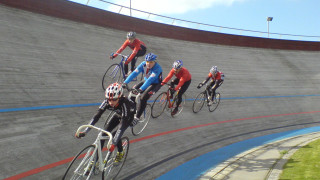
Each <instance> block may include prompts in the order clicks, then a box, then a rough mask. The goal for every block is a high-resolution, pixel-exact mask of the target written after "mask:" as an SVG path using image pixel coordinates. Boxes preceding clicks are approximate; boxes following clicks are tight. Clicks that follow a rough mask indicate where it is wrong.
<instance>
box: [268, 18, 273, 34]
mask: <svg viewBox="0 0 320 180" xmlns="http://www.w3.org/2000/svg"><path fill="white" fill-rule="evenodd" d="M272 19H273V17H267V21H268V38H269V22H270V21H272Z"/></svg>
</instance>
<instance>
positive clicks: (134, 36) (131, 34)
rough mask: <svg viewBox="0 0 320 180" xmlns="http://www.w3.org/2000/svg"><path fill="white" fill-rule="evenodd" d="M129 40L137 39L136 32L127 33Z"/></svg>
mask: <svg viewBox="0 0 320 180" xmlns="http://www.w3.org/2000/svg"><path fill="white" fill-rule="evenodd" d="M127 38H128V39H134V38H136V32H133V31H130V32H128V33H127Z"/></svg>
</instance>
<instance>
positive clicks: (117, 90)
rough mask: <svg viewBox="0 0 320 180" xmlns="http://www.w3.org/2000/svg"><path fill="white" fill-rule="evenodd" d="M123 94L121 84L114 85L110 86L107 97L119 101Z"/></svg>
mask: <svg viewBox="0 0 320 180" xmlns="http://www.w3.org/2000/svg"><path fill="white" fill-rule="evenodd" d="M122 93H123V89H122V86H121V85H120V84H119V83H113V84H110V85H109V86H108V88H107V89H106V93H105V95H106V98H107V99H118V98H119V97H120V96H121V95H122Z"/></svg>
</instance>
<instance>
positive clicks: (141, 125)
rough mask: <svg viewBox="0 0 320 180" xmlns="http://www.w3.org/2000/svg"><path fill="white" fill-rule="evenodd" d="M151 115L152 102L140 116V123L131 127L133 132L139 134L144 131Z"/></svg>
mask: <svg viewBox="0 0 320 180" xmlns="http://www.w3.org/2000/svg"><path fill="white" fill-rule="evenodd" d="M150 117H151V106H150V104H147V106H146V108H145V109H144V111H143V113H142V115H141V118H140V119H141V120H139V121H138V123H137V124H136V125H135V126H133V127H132V128H131V130H132V134H133V135H135V136H137V135H139V134H140V133H142V131H143V130H144V129H145V128H146V127H147V125H148V122H149V120H150Z"/></svg>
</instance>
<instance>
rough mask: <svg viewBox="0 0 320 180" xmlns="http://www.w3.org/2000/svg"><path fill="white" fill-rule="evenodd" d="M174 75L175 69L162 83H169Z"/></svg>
mask: <svg viewBox="0 0 320 180" xmlns="http://www.w3.org/2000/svg"><path fill="white" fill-rule="evenodd" d="M173 74H174V69H171V71H170V72H169V74H168V76H167V77H166V78H165V79H164V80H163V81H162V83H163V84H165V83H167V82H168V81H169V80H170V79H171V78H172V76H173ZM162 83H161V84H162Z"/></svg>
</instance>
